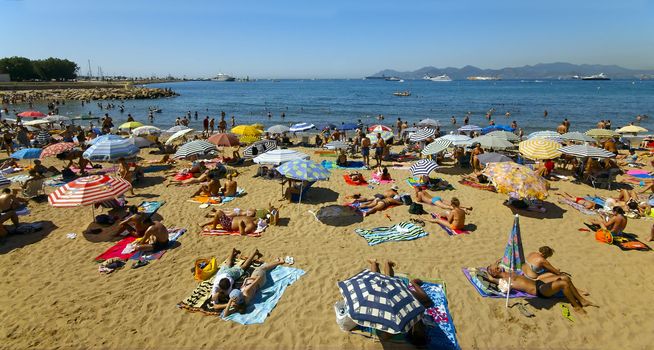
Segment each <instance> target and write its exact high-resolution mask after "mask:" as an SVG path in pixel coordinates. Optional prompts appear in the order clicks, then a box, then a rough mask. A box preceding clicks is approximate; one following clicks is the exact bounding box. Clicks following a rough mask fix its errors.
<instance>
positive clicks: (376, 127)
mask: <svg viewBox="0 0 654 350" xmlns="http://www.w3.org/2000/svg"><path fill="white" fill-rule="evenodd" d="M382 131H390V132H393V129H391V128H390V127H388V126H386V125H381V124H377V125H372V126H370V127H369V128H368V132H371V133H373V132H382Z"/></svg>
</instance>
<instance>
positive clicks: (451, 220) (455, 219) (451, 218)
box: [427, 197, 472, 230]
mask: <svg viewBox="0 0 654 350" xmlns="http://www.w3.org/2000/svg"><path fill="white" fill-rule="evenodd" d="M450 205H451V206H452V210H450V211H447V212H445V213H444V214H445V215H440V216H439V217H434V220H431V219H427V221H429V222H433V223H439V224H443V225H445V226H447V227H450V228H451V229H453V230H463V228H464V227H465V226H466V212H465V210H463V209H461V203H460V202H459V199H458V198H456V197H452V200H451V201H450ZM470 209H472V208H470Z"/></svg>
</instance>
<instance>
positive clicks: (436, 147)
mask: <svg viewBox="0 0 654 350" xmlns="http://www.w3.org/2000/svg"><path fill="white" fill-rule="evenodd" d="M451 145H452V141H450V140H448V139H444V138H438V139H436V141H434V142H432V143H430V144H428V145H427V146H425V148H424V149H423V150H422V152H421V153H422V154H423V155H425V156H428V155H431V154H437V153H440V152H443V151H444V150H446V149H447V148H448V147H450V146H451Z"/></svg>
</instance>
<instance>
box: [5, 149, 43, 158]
mask: <svg viewBox="0 0 654 350" xmlns="http://www.w3.org/2000/svg"><path fill="white" fill-rule="evenodd" d="M40 155H41V149H40V148H23V149H19V150H18V151H16V152H14V153H12V154H11V155H10V156H9V157H10V158H14V159H37V158H39V156H40Z"/></svg>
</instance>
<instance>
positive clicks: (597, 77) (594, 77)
mask: <svg viewBox="0 0 654 350" xmlns="http://www.w3.org/2000/svg"><path fill="white" fill-rule="evenodd" d="M581 80H611V78H609V77H608V76H606V74H604V73H600V74H595V75H588V76H585V77H581Z"/></svg>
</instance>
